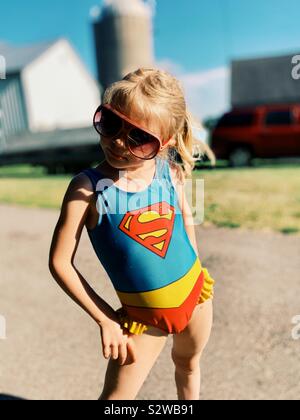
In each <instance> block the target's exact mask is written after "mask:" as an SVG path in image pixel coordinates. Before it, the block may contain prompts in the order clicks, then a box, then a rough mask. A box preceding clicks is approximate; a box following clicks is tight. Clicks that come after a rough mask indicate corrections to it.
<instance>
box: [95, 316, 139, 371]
mask: <svg viewBox="0 0 300 420" xmlns="http://www.w3.org/2000/svg"><path fill="white" fill-rule="evenodd" d="M100 327H101V338H102V350H103V356H104V357H105V359H109V358H110V357H112V358H113V359H114V360H117V359H118V361H119V365H121V366H122V365H125V364H126V365H127V364H128V365H129V364H132V363H135V362H136V354H135V346H134V341H133V339H132V336H131V334H130V333H126V332H124V331H123V329H122V327H121V326H120V324H119V323H118V322H117V321H114V320H111V319H108V320H106V321H105V322H103V323H102V324H101V326H100Z"/></svg>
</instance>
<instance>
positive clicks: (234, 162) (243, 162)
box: [229, 147, 252, 168]
mask: <svg viewBox="0 0 300 420" xmlns="http://www.w3.org/2000/svg"><path fill="white" fill-rule="evenodd" d="M251 160H252V153H251V150H249V149H248V148H247V147H237V148H236V149H234V150H232V152H231V153H230V155H229V165H230V166H232V167H234V168H236V167H243V166H250V165H251Z"/></svg>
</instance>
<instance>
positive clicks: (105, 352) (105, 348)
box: [103, 346, 111, 359]
mask: <svg viewBox="0 0 300 420" xmlns="http://www.w3.org/2000/svg"><path fill="white" fill-rule="evenodd" d="M110 355H111V351H110V346H103V356H104V357H105V359H108V358H109V357H110Z"/></svg>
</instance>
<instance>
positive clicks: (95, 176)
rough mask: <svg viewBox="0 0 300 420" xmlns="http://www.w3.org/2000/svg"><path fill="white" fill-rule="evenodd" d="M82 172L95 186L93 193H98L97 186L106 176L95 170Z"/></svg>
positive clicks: (89, 169)
mask: <svg viewBox="0 0 300 420" xmlns="http://www.w3.org/2000/svg"><path fill="white" fill-rule="evenodd" d="M82 172H83V173H84V174H86V175H87V176H88V177H89V179H90V181H91V183H92V185H93V191H94V192H95V193H97V188H96V187H97V184H98V182H99V180H100V179H103V178H105V176H104V175H103V174H101V173H100V172H98V171H97V170H96V169H94V168H87V169H84V170H83V171H82Z"/></svg>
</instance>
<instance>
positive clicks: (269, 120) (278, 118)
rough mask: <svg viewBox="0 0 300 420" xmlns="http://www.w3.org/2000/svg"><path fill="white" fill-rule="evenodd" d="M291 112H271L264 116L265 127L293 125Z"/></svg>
mask: <svg viewBox="0 0 300 420" xmlns="http://www.w3.org/2000/svg"><path fill="white" fill-rule="evenodd" d="M293 122H294V121H293V114H292V112H291V111H289V110H287V111H272V112H269V113H268V114H267V115H266V125H290V124H293Z"/></svg>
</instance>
